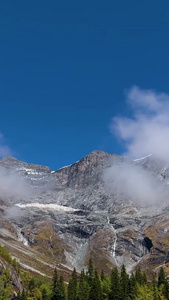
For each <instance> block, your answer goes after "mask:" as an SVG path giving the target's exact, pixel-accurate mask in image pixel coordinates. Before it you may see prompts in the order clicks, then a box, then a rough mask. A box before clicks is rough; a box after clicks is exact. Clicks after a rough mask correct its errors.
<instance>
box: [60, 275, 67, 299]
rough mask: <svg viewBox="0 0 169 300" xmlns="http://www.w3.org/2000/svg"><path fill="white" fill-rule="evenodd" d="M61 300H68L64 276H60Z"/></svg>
mask: <svg viewBox="0 0 169 300" xmlns="http://www.w3.org/2000/svg"><path fill="white" fill-rule="evenodd" d="M59 283H60V300H66V291H65V284H64V279H63V276H60V279H59Z"/></svg>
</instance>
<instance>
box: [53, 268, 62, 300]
mask: <svg viewBox="0 0 169 300" xmlns="http://www.w3.org/2000/svg"><path fill="white" fill-rule="evenodd" d="M62 296H63V295H62V291H61V285H60V280H59V278H58V274H57V270H56V268H55V270H54V275H53V288H52V297H51V300H62V299H63V300H64V298H62Z"/></svg>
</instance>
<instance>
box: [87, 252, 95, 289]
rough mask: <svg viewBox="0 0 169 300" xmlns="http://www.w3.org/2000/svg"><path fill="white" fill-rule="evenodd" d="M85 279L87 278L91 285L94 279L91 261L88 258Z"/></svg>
mask: <svg viewBox="0 0 169 300" xmlns="http://www.w3.org/2000/svg"><path fill="white" fill-rule="evenodd" d="M87 277H88V282H89V284H90V285H91V283H92V280H93V278H94V267H93V261H92V259H91V258H90V260H89V265H88V270H87Z"/></svg>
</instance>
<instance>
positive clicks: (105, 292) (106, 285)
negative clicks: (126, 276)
mask: <svg viewBox="0 0 169 300" xmlns="http://www.w3.org/2000/svg"><path fill="white" fill-rule="evenodd" d="M101 285H102V298H103V300H109V295H110V291H111V282H110V277H109V276H106V275H104V279H103V280H102V282H101Z"/></svg>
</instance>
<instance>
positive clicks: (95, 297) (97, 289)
mask: <svg viewBox="0 0 169 300" xmlns="http://www.w3.org/2000/svg"><path fill="white" fill-rule="evenodd" d="M89 299H90V300H102V288H101V281H100V278H99V275H98V273H97V271H96V270H95V273H94V278H93V279H92V282H91V288H90V293H89Z"/></svg>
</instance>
